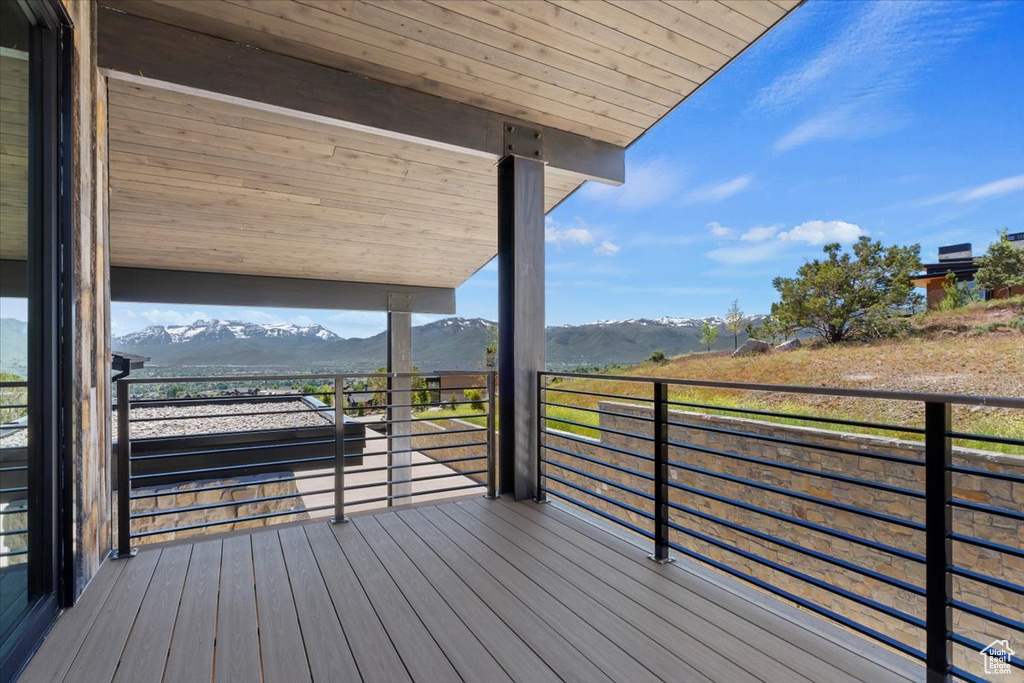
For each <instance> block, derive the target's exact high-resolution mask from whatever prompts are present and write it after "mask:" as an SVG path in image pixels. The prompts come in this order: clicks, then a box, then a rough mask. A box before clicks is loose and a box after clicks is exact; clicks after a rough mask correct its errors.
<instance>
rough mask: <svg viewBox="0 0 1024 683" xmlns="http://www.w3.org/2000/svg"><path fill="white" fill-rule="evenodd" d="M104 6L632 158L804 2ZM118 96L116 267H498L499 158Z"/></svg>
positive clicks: (389, 272)
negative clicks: (654, 129) (626, 149)
mask: <svg viewBox="0 0 1024 683" xmlns="http://www.w3.org/2000/svg"><path fill="white" fill-rule="evenodd" d="M101 4H103V5H105V6H107V7H110V8H113V9H115V10H117V11H120V12H125V13H128V14H133V15H136V16H139V17H144V18H147V19H151V20H154V21H158V22H162V23H165V24H170V25H173V26H177V27H181V28H186V29H189V30H191V31H195V32H199V33H203V34H206V35H210V36H215V37H218V38H223V39H227V40H232V41H237V42H239V43H244V44H247V45H251V46H254V47H258V48H261V49H263V50H266V51H270V52H274V53H277V54H281V55H285V56H288V57H295V58H298V59H301V60H304V61H307V62H313V63H315V64H320V65H323V66H328V67H332V68H336V69H339V70H342V71H346V72H350V73H355V74H360V75H363V76H365V77H367V78H370V79H374V80H376V81H380V82H383V83H388V84H391V85H394V86H400V87H402V88H408V89H411V90H416V91H419V92H422V93H426V94H429V95H433V96H437V97H442V98H446V99H449V100H454V101H456V102H460V103H462V104H467V105H472V106H474V107H479V108H482V109H486V110H489V111H492V112H497V113H499V114H502V115H505V116H508V117H510V118H514V119H519V120H523V121H528V122H532V123H536V124H538V125H542V126H548V127H550V128H554V129H559V130H562V131H568V132H569V133H575V134H578V135H582V136H586V137H588V138H592V139H595V140H599V141H602V142H604V143H610V144H613V145H616V146H626V145H628V144H629V143H631V142H633V141H634V140H636V139H637V138H638V137H640V135H642V134H643V133H644V132H645V131H646V130H647V129H648V128H650V126H652V125H653V124H654V123H656V122H657V121H658V120H659V119H660V118H661V117H663V116H664V115H665V114H667V113H668V112H669V111H670V110H671V109H672V108H673V107H674V106H676V105H678V104H679V103H680V102H681V101H682V100H683V99H685V97H686V96H687V95H688V94H690V93H691V92H692V91H693V90H694V89H695V88H697V87H699V86H700V85H701V84H703V83H704V82H705V81H706V80H707V79H708V78H710V77H711V76H713V75H714V74H715V73H716V72H717V71H718V70H719V69H721V68H722V67H724V66H725V65H726V64H727V63H728V62H729V61H730V60H731V59H732V58H733V57H735V56H736V55H737V54H739V52H741V51H742V50H743V49H745V48H746V47H747V46H748V45H749V44H750V43H751V42H752V41H754V40H756V39H757V38H758V37H760V36H761V35H762V34H764V32H765V31H766V30H767V29H768V28H770V27H771V26H773V25H774V24H775V23H777V22H778V21H779V20H780V19H782V18H783V17H784V16H785V15H786V14H787V12H788V11H790V10H792V9H793V8H794V7H795V6H796V4H798V3H797V2H795V1H790V0H738V1H731V0H722V1H721V2H718V1H702V2H688V1H677V0H669V1H665V2H662V1H661V0H623V1H616V0H612V1H609V2H595V1H584V2H572V1H550V2H549V1H544V0H509V1H504V0H501V1H495V2H484V1H467V0H460V1H457V2H419V1H416V2H408V1H403V0H396V1H388V2H351V1H346V0H322V1H316V0H310V1H308V2H307V1H303V2H296V1H294V0H253V1H245V0H238V1H234V0H231V1H228V0H145V1H139V0H102V2H101ZM101 21H102V17H101ZM126 39H130V36H129V37H126ZM142 76H145V74H142ZM108 83H109V86H108V99H109V149H110V166H109V169H110V229H111V249H112V255H111V256H112V263H113V264H114V265H123V266H138V267H146V268H164V269H179V270H198V271H206V272H229V273H240V274H259V275H279V276H290V277H308V278H316V279H328V280H351V281H361V282H380V283H394V284H411V285H421V286H435V287H456V286H458V285H459V284H461V283H462V282H463V281H464V280H465V279H466V278H468V277H469V276H470V275H472V274H473V273H474V272H475V271H476V270H477V269H478V268H479V267H480V266H482V265H483V264H484V263H486V262H487V261H488V260H489V259H490V258H492V257H493V256H494V254H495V252H496V188H495V183H496V171H495V168H494V163H495V161H496V157H494V158H487V157H486V156H483V155H472V154H461V153H459V152H458V151H453V150H451V149H445V148H439V147H435V146H430V145H425V144H418V143H416V142H412V141H408V140H402V139H395V138H394V137H385V136H381V135H376V134H374V133H373V132H364V131H359V130H352V129H347V128H344V127H340V126H334V125H330V123H325V122H320V121H311V120H307V119H302V118H297V117H294V116H289V115H287V114H286V113H279V112H274V111H266V110H264V109H259V108H253V107H249V106H246V105H245V104H244V103H236V102H230V101H228V102H225V101H219V100H215V99H210V98H207V97H203V96H202V95H201V94H195V93H191V92H188V91H184V92H183V91H179V90H175V89H168V88H161V87H153V85H152V84H147V83H146V82H145V79H136V80H135V81H133V80H132V79H131V78H127V77H126V78H124V79H121V78H117V77H111V78H110V79H109V80H108ZM296 87H298V88H301V87H302V84H301V83H298V84H296ZM546 176H547V178H546V185H545V209H550V208H552V207H553V206H554V205H556V204H557V203H558V202H559V201H561V200H562V199H564V198H565V197H566V196H567V195H568V194H569V193H571V192H572V191H573V190H574V189H575V188H576V187H578V186H579V184H580V183H581V182H582V181H583V177H582V176H580V175H577V174H575V173H570V172H565V171H562V170H557V169H553V168H551V167H549V170H548V173H547V174H546Z"/></svg>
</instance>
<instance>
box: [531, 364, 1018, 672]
mask: <svg viewBox="0 0 1024 683" xmlns="http://www.w3.org/2000/svg"><path fill="white" fill-rule="evenodd" d="M538 384H539V387H538V388H539V390H538V405H537V410H538V414H539V415H540V420H539V424H540V434H539V442H540V457H539V460H538V467H537V490H538V492H539V493H538V498H539V499H540V500H542V501H544V500H548V499H551V500H557V501H560V502H561V503H563V504H568V505H571V506H575V507H578V508H580V509H583V510H585V511H587V512H590V513H592V514H595V515H598V516H599V517H601V518H602V519H604V520H606V521H609V522H611V523H613V524H616V525H618V526H620V527H622V528H624V529H625V530H626V531H628V532H630V533H632V534H635V535H636V536H637V538H638V540H639V541H642V542H645V543H650V544H651V547H652V553H651V557H652V559H654V560H657V561H659V562H671V561H673V557H672V554H675V555H678V556H681V557H686V558H689V559H690V560H693V561H696V562H699V563H703V564H705V565H708V566H710V567H713V568H715V569H716V570H719V571H721V572H724V573H726V574H728V575H729V576H732V577H734V578H737V579H740V580H742V581H745V582H747V583H749V584H751V585H753V586H756V587H757V588H759V589H760V590H763V591H766V592H768V593H770V594H773V595H775V596H777V597H780V598H782V599H784V600H787V601H789V602H791V603H794V604H796V605H798V606H799V607H801V608H803V609H805V610H807V611H809V612H812V613H814V614H816V615H818V616H820V617H824V618H826V619H829V620H831V621H834V622H836V623H838V624H840V625H841V626H843V627H845V628H847V629H849V630H852V631H854V632H856V633H858V634H860V635H862V636H866V637H868V638H871V639H874V640H876V641H878V642H880V643H882V644H884V645H885V646H887V647H889V648H892V649H894V650H896V651H898V652H900V653H902V654H904V655H905V656H907V657H909V658H910V659H912V660H914V661H919V662H921V663H922V664H923V665H924V666H925V668H926V670H927V671H928V678H929V681H946V680H952V679H962V680H968V681H977V680H983V675H984V671H983V670H982V669H981V668H980V667H981V664H982V658H983V657H984V656H985V655H984V654H983V653H982V652H981V651H982V650H983V649H984V648H985V647H986V644H987V643H988V642H989V641H991V640H997V641H998V640H1003V639H1009V640H1011V641H1014V640H1015V639H1016V641H1015V642H1017V643H1019V644H1021V645H1024V640H1022V638H1024V620H1021V619H1020V618H1019V614H1020V613H1022V609H1021V608H1020V606H1024V563H1021V562H1020V559H1021V558H1024V548H1022V547H1021V546H1024V531H1022V530H1024V439H1022V438H1021V434H1020V433H1018V432H1017V431H1014V430H1015V429H1016V430H1019V429H1020V428H1018V427H1015V428H1012V429H1011V430H1009V431H1005V430H999V433H982V431H983V430H981V429H978V428H974V429H971V428H968V427H963V425H961V427H963V428H954V424H953V415H954V413H953V407H954V406H959V407H962V408H963V410H964V412H965V414H966V413H969V412H972V411H977V410H985V411H995V413H994V414H995V415H997V416H1000V417H1001V418H1002V420H1003V421H1004V422H1005V423H1006V424H1010V423H1011V419H1010V416H1011V415H1013V416H1019V415H1020V413H1017V412H1015V411H1022V410H1024V399H1021V398H1013V397H1001V396H961V395H954V394H931V393H903V392H894V391H872V390H859V389H841V388H820V387H804V386H788V385H765V384H747V383H737V382H714V381H704V380H685V379H662V378H656V377H634V376H621V375H618V376H613V375H584V374H577V373H557V372H546V373H540V375H539V377H538ZM780 395H786V397H788V398H787V400H785V401H779V400H776V401H774V402H773V401H771V400H769V399H771V398H776V399H778V398H779V397H780ZM744 397H745V398H744ZM801 397H804V399H809V400H803V402H802V403H801ZM821 397H827V398H828V399H829V400H828V404H829V406H830V407H829V409H828V410H827V411H826V410H822V409H820V407H819V406H820V405H821V404H822V401H820V398H821ZM814 399H818V401H815V400H814ZM843 401H849V402H850V409H849V410H847V408H846V407H843V408H841V409H840V408H837V407H836V405H835V404H836V403H837V402H839V403H842V402H843ZM892 402H896V403H897V404H898V406H899V408H898V409H892V410H877V411H875V412H872V411H866V412H865V414H857V413H858V412H863V407H864V405H865V404H866V403H871V404H873V405H881V404H885V405H886V406H890V404H891V403H892ZM778 403H783V404H784V405H785V407H784V408H783V409H780V410H775V409H774V405H776V404H778ZM794 405H799V409H798V410H794V408H793V406H794ZM854 406H856V407H857V409H856V410H854V409H853V407H854ZM816 408H817V409H816ZM805 409H806V410H807V414H801V411H803V410H805ZM876 414H877V415H882V416H883V418H882V419H874V417H875V415H876ZM892 415H899V416H901V418H902V419H900V420H895V419H893V418H892ZM993 423H995V424H998V420H996V421H992V422H990V423H984V422H976V423H975V424H993ZM1012 424H1013V425H1022V424H1024V423H1022V422H1021V421H1020V420H1019V418H1018V419H1016V420H1014V421H1012ZM965 446H971V447H972V448H965ZM979 447H980V448H979ZM985 449H989V450H985ZM991 449H998V450H991ZM1000 520H1002V521H1000ZM970 650H973V651H974V652H973V654H972V653H971V652H970ZM1000 656H1001V657H1003V659H1002V660H1000V661H1003V663H1004V664H1005V666H1007V667H1009V668H1010V669H1012V670H1014V671H1016V672H1017V674H1018V675H1020V673H1021V671H1024V657H1022V656H1021V654H1020V653H1019V652H1018V653H1017V654H1014V655H1005V654H1004V655H1000Z"/></svg>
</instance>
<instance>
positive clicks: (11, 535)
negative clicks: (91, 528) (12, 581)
mask: <svg viewBox="0 0 1024 683" xmlns="http://www.w3.org/2000/svg"><path fill="white" fill-rule="evenodd" d="M27 411H28V383H27V382H17V381H4V382H0V570H4V569H6V568H7V567H8V566H10V565H12V564H18V563H21V562H24V561H26V559H27V556H28V519H27V517H28V515H27V513H28V505H29V496H28V478H29V472H28V418H27Z"/></svg>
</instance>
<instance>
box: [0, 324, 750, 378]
mask: <svg viewBox="0 0 1024 683" xmlns="http://www.w3.org/2000/svg"><path fill="white" fill-rule="evenodd" d="M705 320H707V321H709V322H711V323H712V324H713V325H715V326H716V327H718V328H719V337H718V339H717V341H716V342H715V344H714V345H713V348H714V349H730V348H732V347H733V339H732V336H731V335H730V334H729V333H728V332H727V331H726V330H725V321H724V320H722V319H721V318H716V317H712V318H658V319H631V320H602V321H598V322H594V323H588V324H583V325H558V326H552V327H549V328H548V329H547V359H548V365H549V367H551V368H555V369H565V368H574V367H577V366H581V365H589V366H601V367H603V366H607V365H613V364H624V365H625V364H632V363H638V362H640V361H642V360H645V359H646V358H649V357H650V355H651V353H653V352H654V351H662V352H664V353H665V354H666V355H669V356H674V355H680V354H683V353H690V352H694V351H701V350H703V349H704V347H703V345H702V344H701V342H700V332H701V325H702V324H703V323H704V321H705ZM761 320H762V318H761V317H760V316H753V317H750V318H748V319H746V320H745V321H744V325H745V324H746V323H747V322H753V323H754V324H757V323H759V322H761ZM492 325H494V323H493V322H491V321H489V320H484V319H483V318H458V317H453V318H445V319H443V320H438V321H435V322H431V323H428V324H426V325H418V326H416V327H414V328H413V331H412V335H413V339H412V348H413V362H414V363H415V364H416V365H417V366H419V367H420V368H421V369H423V370H437V369H475V368H478V367H480V365H481V364H482V362H483V360H484V349H485V347H486V345H487V339H488V330H489V328H490V327H491V326H492ZM0 329H2V330H3V337H4V339H3V341H4V343H3V347H4V350H3V351H4V358H3V363H2V364H3V365H4V366H5V367H7V366H11V365H23V364H24V360H23V356H24V349H25V336H24V335H25V324H24V323H20V322H18V321H15V320H11V319H4V320H2V321H0ZM745 340H746V335H745V334H743V333H741V334H740V337H739V343H741V344H742V343H743V341H745ZM385 344H386V335H385V333H383V332H382V333H380V334H377V335H374V336H372V337H366V338H355V337H354V338H344V337H342V336H339V335H338V334H335V333H334V332H332V331H331V330H328V329H327V328H325V327H323V326H321V325H310V326H306V327H302V326H298V325H285V324H273V325H259V324H255V323H249V322H241V321H233V320H197V321H195V322H193V323H191V324H189V325H173V326H162V325H154V326H151V327H147V328H145V329H143V330H140V331H138V332H133V333H131V334H126V335H124V336H121V337H114V338H113V340H112V348H113V349H114V350H115V351H126V352H131V353H137V354H141V355H144V356H147V357H149V358H150V362H149V364H148V365H149V366H150V367H153V366H161V367H170V366H275V367H292V368H296V369H303V370H307V369H317V368H319V369H327V368H330V369H337V370H341V371H356V372H361V371H366V370H373V369H375V368H378V367H381V366H383V365H384V363H385V358H386V346H385ZM8 356H10V358H8Z"/></svg>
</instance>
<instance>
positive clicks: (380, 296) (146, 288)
mask: <svg viewBox="0 0 1024 683" xmlns="http://www.w3.org/2000/svg"><path fill="white" fill-rule="evenodd" d="M0 286H2V287H3V292H4V295H5V296H24V295H25V262H24V261H9V260H3V261H0ZM396 296H397V297H400V298H401V299H402V300H403V301H405V306H406V308H405V310H408V311H410V312H412V313H440V314H445V315H450V314H452V313H455V290H454V289H445V288H441V287H412V286H409V285H390V284H377V283H371V282H337V281H333V280H308V279H302V278H288V277H267V276H262V275H236V274H232V273H200V272H191V271H184V270H155V269H152V270H151V269H146V268H119V267H114V268H111V269H110V298H111V300H112V301H122V302H145V303H159V304H199V305H207V306H270V307H274V308H320V309H328V310H351V311H387V310H389V308H390V300H391V299H393V298H394V297H396Z"/></svg>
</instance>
